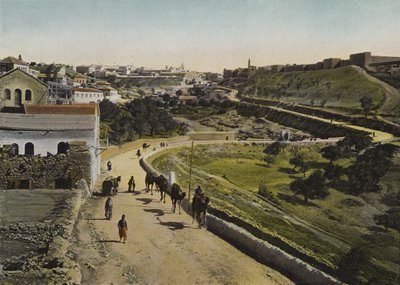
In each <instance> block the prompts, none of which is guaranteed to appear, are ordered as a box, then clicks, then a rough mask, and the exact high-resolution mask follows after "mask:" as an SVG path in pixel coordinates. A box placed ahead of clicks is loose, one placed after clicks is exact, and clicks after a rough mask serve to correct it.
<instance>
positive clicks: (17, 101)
mask: <svg viewBox="0 0 400 285" xmlns="http://www.w3.org/2000/svg"><path fill="white" fill-rule="evenodd" d="M14 105H15V106H21V105H22V91H21V89H15V91H14Z"/></svg>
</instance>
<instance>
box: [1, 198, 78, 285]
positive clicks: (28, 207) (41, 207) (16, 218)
mask: <svg viewBox="0 0 400 285" xmlns="http://www.w3.org/2000/svg"><path fill="white" fill-rule="evenodd" d="M80 203H81V194H80V190H74V191H69V190H68V191H65V190H5V191H0V205H1V207H0V218H1V220H0V253H1V255H0V284H74V283H77V282H79V280H80V270H79V265H78V264H77V263H75V262H74V261H73V260H72V259H71V258H70V257H69V256H68V255H66V252H67V248H68V245H69V241H70V236H71V232H72V228H73V224H74V222H75V219H76V216H77V213H78V210H79V207H80Z"/></svg>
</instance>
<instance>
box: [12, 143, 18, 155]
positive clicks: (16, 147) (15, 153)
mask: <svg viewBox="0 0 400 285" xmlns="http://www.w3.org/2000/svg"><path fill="white" fill-rule="evenodd" d="M10 154H11V155H18V154H19V147H18V145H17V144H16V143H13V144H12V145H11V148H10Z"/></svg>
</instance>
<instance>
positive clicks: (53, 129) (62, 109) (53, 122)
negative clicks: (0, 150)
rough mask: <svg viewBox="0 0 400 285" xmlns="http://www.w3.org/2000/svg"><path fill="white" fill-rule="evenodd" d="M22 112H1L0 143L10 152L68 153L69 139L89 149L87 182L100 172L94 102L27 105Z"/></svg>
mask: <svg viewBox="0 0 400 285" xmlns="http://www.w3.org/2000/svg"><path fill="white" fill-rule="evenodd" d="M24 109H25V113H24V114H20V113H0V147H5V146H8V147H9V148H10V152H11V153H12V155H16V156H18V155H23V156H36V155H39V156H42V157H45V156H46V157H47V156H49V155H56V154H62V153H64V154H67V153H68V151H69V149H70V143H71V142H74V143H75V144H76V143H77V142H78V143H81V144H83V146H85V147H86V149H87V150H88V152H89V158H88V159H89V160H90V161H89V162H88V163H89V164H90V171H89V172H90V175H89V176H90V181H88V183H89V184H90V187H91V189H93V185H94V181H95V179H96V177H97V176H98V174H99V172H100V156H99V153H100V151H99V150H100V147H99V127H100V111H99V107H98V105H97V104H82V105H79V104H76V105H27V106H24Z"/></svg>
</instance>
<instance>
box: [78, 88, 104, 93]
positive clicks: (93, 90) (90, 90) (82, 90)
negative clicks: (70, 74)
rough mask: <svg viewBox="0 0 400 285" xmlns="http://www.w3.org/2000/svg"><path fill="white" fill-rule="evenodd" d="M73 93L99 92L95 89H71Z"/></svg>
mask: <svg viewBox="0 0 400 285" xmlns="http://www.w3.org/2000/svg"><path fill="white" fill-rule="evenodd" d="M72 91H74V92H101V91H100V90H99V89H95V88H73V89H72Z"/></svg>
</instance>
